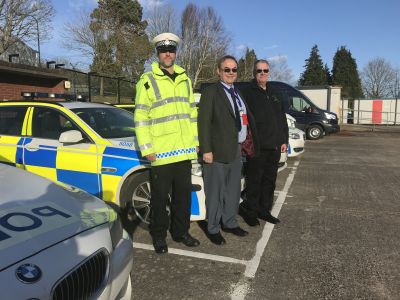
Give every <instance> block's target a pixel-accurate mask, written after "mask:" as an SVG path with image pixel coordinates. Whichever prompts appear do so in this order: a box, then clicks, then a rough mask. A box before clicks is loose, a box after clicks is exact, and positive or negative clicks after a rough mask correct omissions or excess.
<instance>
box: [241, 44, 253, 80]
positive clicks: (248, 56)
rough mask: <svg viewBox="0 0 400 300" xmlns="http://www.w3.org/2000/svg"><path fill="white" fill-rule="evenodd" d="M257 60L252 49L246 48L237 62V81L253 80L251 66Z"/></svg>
mask: <svg viewBox="0 0 400 300" xmlns="http://www.w3.org/2000/svg"><path fill="white" fill-rule="evenodd" d="M256 60H257V56H256V53H255V52H254V50H253V49H249V48H246V52H245V54H244V56H243V57H242V58H240V59H239V61H238V81H250V80H251V79H252V78H253V66H254V62H255V61H256Z"/></svg>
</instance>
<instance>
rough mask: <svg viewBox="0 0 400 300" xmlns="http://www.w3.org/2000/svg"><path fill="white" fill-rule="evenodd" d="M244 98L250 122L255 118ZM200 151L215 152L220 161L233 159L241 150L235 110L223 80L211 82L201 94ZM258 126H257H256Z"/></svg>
mask: <svg viewBox="0 0 400 300" xmlns="http://www.w3.org/2000/svg"><path fill="white" fill-rule="evenodd" d="M237 92H238V93H239V95H240V97H241V98H242V100H243V101H244V102H245V105H246V109H247V112H248V119H249V122H250V126H251V128H252V129H253V124H254V119H253V116H252V115H251V113H250V110H249V109H248V106H247V104H246V101H245V98H244V97H243V95H242V94H241V93H240V91H238V90H237ZM197 125H198V131H199V132H198V133H199V143H200V152H201V153H207V152H212V153H213V159H214V161H216V162H220V163H230V162H232V161H233V160H234V159H235V158H236V155H237V151H238V131H237V128H236V125H235V113H234V111H233V109H232V105H231V104H230V101H229V99H228V96H227V95H226V93H225V90H224V87H223V86H222V84H221V82H219V81H218V82H217V83H215V84H212V85H210V86H208V87H207V88H206V89H205V90H204V91H203V92H202V94H201V98H200V105H199V115H198V119H197ZM254 130H255V126H254Z"/></svg>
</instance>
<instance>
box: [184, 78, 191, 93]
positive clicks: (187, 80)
mask: <svg viewBox="0 0 400 300" xmlns="http://www.w3.org/2000/svg"><path fill="white" fill-rule="evenodd" d="M185 82H186V88H187V91H188V96H190V85H189V79H186V81H185Z"/></svg>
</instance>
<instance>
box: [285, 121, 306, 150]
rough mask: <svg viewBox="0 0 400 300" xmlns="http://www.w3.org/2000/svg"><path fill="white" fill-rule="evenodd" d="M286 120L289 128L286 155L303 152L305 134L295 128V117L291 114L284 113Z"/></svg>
mask: <svg viewBox="0 0 400 300" xmlns="http://www.w3.org/2000/svg"><path fill="white" fill-rule="evenodd" d="M286 120H287V123H288V128H289V145H288V157H295V156H298V155H300V154H302V153H303V152H304V143H305V139H306V134H305V133H304V131H302V130H300V129H298V128H296V119H295V118H293V117H292V116H291V115H289V114H286Z"/></svg>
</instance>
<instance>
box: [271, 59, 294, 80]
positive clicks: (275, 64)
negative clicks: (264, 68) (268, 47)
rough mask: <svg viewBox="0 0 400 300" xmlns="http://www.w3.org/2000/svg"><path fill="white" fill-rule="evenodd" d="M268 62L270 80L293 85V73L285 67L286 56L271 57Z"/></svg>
mask: <svg viewBox="0 0 400 300" xmlns="http://www.w3.org/2000/svg"><path fill="white" fill-rule="evenodd" d="M268 61H269V68H270V69H271V71H270V72H271V73H270V74H271V75H270V77H269V78H270V80H277V81H283V82H286V83H289V84H292V83H293V73H292V70H291V69H290V68H289V66H288V65H287V57H286V56H278V57H273V58H271V59H269V60H268Z"/></svg>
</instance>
